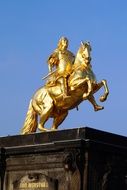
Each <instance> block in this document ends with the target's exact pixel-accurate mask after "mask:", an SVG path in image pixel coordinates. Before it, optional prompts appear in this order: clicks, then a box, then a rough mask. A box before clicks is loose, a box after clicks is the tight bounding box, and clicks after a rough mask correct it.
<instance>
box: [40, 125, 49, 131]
mask: <svg viewBox="0 0 127 190" xmlns="http://www.w3.org/2000/svg"><path fill="white" fill-rule="evenodd" d="M38 129H39V130H40V131H41V132H47V131H49V130H48V129H45V128H44V127H42V126H41V125H38Z"/></svg>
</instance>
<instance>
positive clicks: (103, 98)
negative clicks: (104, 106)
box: [99, 96, 107, 102]
mask: <svg viewBox="0 0 127 190" xmlns="http://www.w3.org/2000/svg"><path fill="white" fill-rule="evenodd" d="M106 99H107V97H106V96H101V97H100V99H99V100H100V102H104V101H105V100H106Z"/></svg>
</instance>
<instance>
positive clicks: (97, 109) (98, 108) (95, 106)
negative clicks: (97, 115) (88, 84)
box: [87, 94, 104, 111]
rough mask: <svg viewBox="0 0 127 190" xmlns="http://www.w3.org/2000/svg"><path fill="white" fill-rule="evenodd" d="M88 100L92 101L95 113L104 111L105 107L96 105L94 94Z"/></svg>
mask: <svg viewBox="0 0 127 190" xmlns="http://www.w3.org/2000/svg"><path fill="white" fill-rule="evenodd" d="M87 99H88V100H89V101H90V103H91V104H92V105H93V107H94V111H99V110H103V109H104V107H103V106H99V105H98V104H97V103H96V100H95V98H94V96H93V95H92V94H91V95H89V96H88V98H87Z"/></svg>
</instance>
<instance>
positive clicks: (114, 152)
mask: <svg viewBox="0 0 127 190" xmlns="http://www.w3.org/2000/svg"><path fill="white" fill-rule="evenodd" d="M0 147H1V148H0V185H1V190H127V138H126V137H123V136H119V135H115V134H111V133H107V132H102V131H99V130H95V129H91V128H88V127H84V128H76V129H68V130H61V131H55V132H45V133H36V134H30V135H17V136H8V137H1V138H0Z"/></svg>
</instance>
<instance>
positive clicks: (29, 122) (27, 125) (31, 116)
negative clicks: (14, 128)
mask: <svg viewBox="0 0 127 190" xmlns="http://www.w3.org/2000/svg"><path fill="white" fill-rule="evenodd" d="M36 129H37V113H36V112H35V111H34V109H33V106H32V100H30V104H29V108H28V112H27V114H26V119H25V122H24V126H23V128H22V130H21V134H23V135H24V134H30V133H34V132H36Z"/></svg>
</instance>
